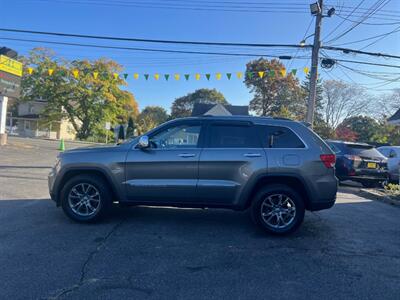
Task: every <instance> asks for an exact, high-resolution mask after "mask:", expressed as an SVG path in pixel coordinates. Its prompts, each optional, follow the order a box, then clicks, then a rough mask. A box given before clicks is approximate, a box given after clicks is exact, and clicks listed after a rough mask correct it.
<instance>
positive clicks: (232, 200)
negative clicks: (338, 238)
mask: <svg viewBox="0 0 400 300" xmlns="http://www.w3.org/2000/svg"><path fill="white" fill-rule="evenodd" d="M334 165H335V155H334V153H333V152H332V150H331V149H330V148H329V147H328V146H327V145H326V143H325V142H324V141H322V140H321V139H320V138H319V136H317V135H316V134H315V133H313V132H312V131H311V130H310V129H308V128H307V127H306V126H304V125H303V124H301V123H299V122H294V121H290V120H284V119H273V118H258V117H251V116H246V117H244V116H243V117H239V116H236V117H233V116H232V117H209V116H203V117H192V118H184V119H177V120H173V121H169V122H167V123H165V124H163V125H161V126H159V127H158V128H155V129H154V130H152V131H150V132H149V133H147V134H146V135H143V136H141V137H139V138H135V139H133V140H131V141H128V142H126V143H123V144H121V145H118V146H112V147H100V148H86V149H82V148H79V149H75V150H70V151H66V152H64V153H61V154H60V155H59V157H58V161H57V163H56V165H55V167H54V168H53V170H52V172H51V173H50V174H49V189H50V195H51V198H52V199H53V200H54V201H56V203H57V206H61V207H62V208H63V210H64V212H65V213H66V215H67V216H68V217H70V218H71V219H73V220H75V221H79V222H92V221H96V220H98V219H99V218H101V217H103V216H104V215H105V214H106V213H107V212H108V210H109V208H110V205H111V204H112V202H113V201H118V202H119V203H120V204H123V205H124V206H125V205H155V206H173V207H196V208H205V207H209V208H229V209H233V210H245V209H247V208H249V209H250V211H251V214H252V217H253V220H254V221H255V223H256V224H258V225H259V226H260V227H261V228H263V229H264V230H266V231H268V232H270V233H273V234H286V233H289V232H293V231H294V230H295V229H296V228H298V227H299V226H300V224H301V223H302V221H303V218H304V212H305V210H311V211H315V210H321V209H327V208H330V207H332V206H333V205H334V203H335V199H336V191H337V179H336V177H335V174H334Z"/></svg>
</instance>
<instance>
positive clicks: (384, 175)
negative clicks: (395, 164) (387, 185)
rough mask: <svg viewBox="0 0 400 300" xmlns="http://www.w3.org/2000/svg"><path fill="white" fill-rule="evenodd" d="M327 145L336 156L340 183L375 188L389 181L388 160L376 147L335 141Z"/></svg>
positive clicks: (337, 174)
mask: <svg viewBox="0 0 400 300" xmlns="http://www.w3.org/2000/svg"><path fill="white" fill-rule="evenodd" d="M327 143H328V145H329V146H330V147H331V148H332V150H333V151H334V152H335V154H336V165H335V166H336V176H337V177H338V178H339V180H340V181H344V180H352V181H357V182H359V183H361V184H362V185H363V186H365V187H375V186H379V185H382V184H383V183H384V182H385V181H387V180H388V175H389V174H388V168H387V159H386V157H385V156H383V155H382V154H381V153H380V152H379V151H378V150H377V149H376V148H375V147H374V146H371V145H369V144H365V143H352V142H344V141H335V140H328V141H327Z"/></svg>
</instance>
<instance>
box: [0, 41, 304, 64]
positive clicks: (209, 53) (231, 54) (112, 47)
mask: <svg viewBox="0 0 400 300" xmlns="http://www.w3.org/2000/svg"><path fill="white" fill-rule="evenodd" d="M0 39H3V40H10V41H22V42H31V43H44V44H54V45H65V46H78V47H89V48H102V49H117V50H129V51H148V52H164V53H181V54H202V55H221V56H248V57H263V56H264V57H271V58H281V57H282V56H278V55H269V54H255V53H229V52H208V51H207V52H206V51H187V50H168V49H153V48H137V47H119V46H107V45H93V44H82V43H66V42H55V41H45V40H31V39H16V38H6V37H0ZM293 58H297V57H291V59H293ZM302 59H303V57H302ZM304 59H308V58H306V57H304Z"/></svg>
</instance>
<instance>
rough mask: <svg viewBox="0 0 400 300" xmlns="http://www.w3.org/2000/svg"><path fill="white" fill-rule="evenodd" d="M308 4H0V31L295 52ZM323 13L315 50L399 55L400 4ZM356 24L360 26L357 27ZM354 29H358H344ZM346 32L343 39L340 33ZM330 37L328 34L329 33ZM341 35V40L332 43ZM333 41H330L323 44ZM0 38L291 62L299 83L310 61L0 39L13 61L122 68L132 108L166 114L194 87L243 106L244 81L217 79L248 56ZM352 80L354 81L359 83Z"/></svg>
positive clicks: (143, 0) (335, 2)
mask: <svg viewBox="0 0 400 300" xmlns="http://www.w3.org/2000/svg"><path fill="white" fill-rule="evenodd" d="M312 2H313V1H306V0H296V1H295V0H288V1H278V0H275V1H274V0H268V1H267V0H264V1H263V0H246V1H239V0H216V1H211V0H108V1H106V0H69V1H67V0H13V1H9V0H0V8H1V11H2V16H1V22H0V27H1V28H13V29H23V30H34V31H48V32H64V33H74V34H86V35H102V36H117V37H130V38H144V39H164V40H189V41H212V42H235V43H279V44H299V42H300V41H301V40H302V39H303V38H304V37H305V36H308V35H310V34H312V33H313V32H314V24H315V23H314V22H315V17H313V16H312V15H311V14H310V12H309V4H310V3H312ZM379 4H382V6H381V7H380V10H379V11H376V12H375V13H374V14H371V15H370V16H369V17H368V18H367V14H368V13H371V12H372V9H373V8H374V7H376V6H374V5H379ZM324 6H325V9H328V8H330V7H335V9H336V15H333V16H332V17H330V18H328V17H326V18H323V23H322V44H323V45H334V46H341V47H348V48H352V49H361V48H363V47H365V46H368V44H370V43H371V42H374V44H372V45H369V46H368V47H366V48H365V49H363V50H364V51H371V52H381V53H390V54H394V55H400V0H378V1H377V0H331V1H327V0H326V1H325V5H324ZM378 7H379V6H378ZM352 12H353V13H352ZM351 13H352V14H351ZM345 19H348V20H345ZM349 20H352V21H349ZM359 21H362V22H361V23H360V24H358V23H357V22H359ZM354 25H357V26H356V27H355V28H353V29H352V26H354ZM349 29H351V30H350V31H349V32H347V33H346V31H347V30H349ZM332 30H334V31H333V32H332V33H331V31H332ZM392 31H394V32H393V33H391V34H389V35H387V36H382V37H377V38H373V39H370V40H367V41H363V42H357V41H359V40H362V39H365V38H371V37H374V36H377V35H381V34H386V33H389V32H392ZM342 33H346V34H344V35H343V36H342V37H340V35H341V34H342ZM338 36H339V38H338V39H336V40H334V41H330V40H331V39H335V38H336V37H338ZM5 38H18V39H37V40H46V41H57V42H60V41H61V42H73V43H79V42H81V43H86V44H98V45H111V46H127V47H141V48H153V49H173V50H190V51H211V52H226V53H252V54H263V55H291V56H294V57H298V58H297V59H292V60H284V61H283V63H284V64H285V66H286V68H287V69H288V70H291V69H293V68H294V69H298V72H297V75H298V77H299V79H300V80H303V79H304V73H303V71H302V70H303V68H304V67H305V66H310V60H311V59H310V57H311V51H310V50H306V49H299V50H298V49H288V48H267V49H265V48H249V47H221V46H218V47H216V46H197V45H196V46H189V45H165V44H149V43H143V42H118V41H117V42H115V41H103V40H87V39H78V38H68V37H52V36H35V35H32V34H21V33H10V32H1V31H0V46H7V47H9V48H12V49H15V50H16V51H17V52H18V53H19V54H22V55H26V54H27V53H28V52H29V50H31V49H32V48H34V47H48V48H51V49H53V50H54V51H55V52H56V54H57V56H59V57H63V58H67V59H71V60H72V59H93V60H94V59H98V58H101V57H107V58H111V59H113V60H115V61H117V62H118V63H120V64H121V65H122V66H123V67H124V71H123V73H128V74H129V76H128V79H127V82H128V87H127V89H128V90H129V91H131V92H132V93H133V94H134V95H135V98H136V100H137V101H138V103H139V107H140V108H141V109H143V108H144V107H145V106H147V105H160V106H162V107H164V108H166V109H167V110H169V109H170V107H171V104H172V102H173V101H174V99H176V98H178V97H180V96H183V95H186V94H188V93H190V92H193V91H195V90H196V89H199V88H215V89H217V90H219V91H220V92H222V93H223V94H224V95H225V97H226V99H227V100H228V102H230V103H231V104H234V105H247V104H248V103H249V101H250V100H251V99H252V95H251V94H250V92H249V89H248V88H246V86H245V85H244V83H243V80H239V79H237V78H236V77H235V75H232V79H231V80H228V79H227V78H226V77H225V76H224V74H225V73H233V74H236V72H240V71H241V72H243V71H244V70H245V68H246V63H247V62H249V61H250V60H252V59H256V57H227V56H218V55H196V54H177V53H159V52H145V51H127V50H110V49H94V48H84V47H71V46H60V45H48V44H45V43H33V42H21V41H11V40H6V39H5ZM312 41H313V37H310V38H308V39H307V42H308V43H312ZM354 42H356V43H354ZM347 43H350V44H347ZM324 54H325V55H328V56H329V57H332V58H339V59H346V60H356V61H364V62H372V63H380V64H389V65H394V66H400V60H399V59H385V58H380V57H372V56H366V55H358V54H357V55H354V54H344V53H342V52H333V51H324ZM348 68H351V69H353V70H351V69H348ZM354 69H355V70H356V71H354ZM360 71H361V72H362V73H363V74H360V73H359V72H360ZM218 72H220V73H222V74H223V77H222V79H221V80H216V79H215V74H216V73H218ZM133 73H139V74H140V75H141V76H140V78H139V79H138V80H134V79H133ZM145 73H148V74H154V73H159V74H160V76H163V74H171V76H172V74H175V73H180V74H181V77H182V78H181V79H180V80H179V81H176V80H173V78H170V79H169V81H165V80H164V79H163V78H162V77H161V78H160V80H158V81H156V80H154V79H149V80H148V81H146V80H145V79H144V78H143V76H142V74H145ZM195 73H200V74H203V77H202V79H201V80H199V81H196V80H194V74H195ZM206 73H209V74H212V76H213V78H212V79H211V80H210V81H207V80H206V79H205V77H204V74H206ZM183 74H191V78H190V80H189V81H186V80H185V79H184V77H183ZM320 76H321V77H322V79H323V80H327V79H341V80H343V81H346V82H349V83H357V84H360V85H361V86H363V87H365V88H366V89H368V91H369V92H371V93H378V94H379V93H388V92H390V91H391V90H392V89H394V88H400V68H388V67H379V66H370V65H360V64H353V63H344V62H343V63H342V65H341V66H338V65H336V66H334V67H333V68H332V69H331V70H326V69H320ZM371 77H372V78H371ZM395 79H397V80H395ZM388 80H390V81H388Z"/></svg>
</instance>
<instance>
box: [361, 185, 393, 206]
mask: <svg viewBox="0 0 400 300" xmlns="http://www.w3.org/2000/svg"><path fill="white" fill-rule="evenodd" d="M358 194H359V195H360V196H362V197H365V198H367V199H370V200H378V201H380V202H383V203H386V204H390V205H392V206H397V207H399V208H400V201H399V200H395V199H393V198H391V197H390V196H387V195H382V194H380V193H378V192H374V191H371V190H367V189H360V190H359V191H358Z"/></svg>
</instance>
